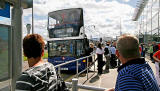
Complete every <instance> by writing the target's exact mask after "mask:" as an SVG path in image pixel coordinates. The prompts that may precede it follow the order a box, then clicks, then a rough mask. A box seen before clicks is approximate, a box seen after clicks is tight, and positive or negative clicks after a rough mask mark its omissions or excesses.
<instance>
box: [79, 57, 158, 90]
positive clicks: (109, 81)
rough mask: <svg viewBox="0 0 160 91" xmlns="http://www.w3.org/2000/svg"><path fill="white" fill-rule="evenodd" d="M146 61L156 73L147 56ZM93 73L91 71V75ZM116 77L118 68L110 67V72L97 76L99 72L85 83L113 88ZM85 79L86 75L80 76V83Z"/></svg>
mask: <svg viewBox="0 0 160 91" xmlns="http://www.w3.org/2000/svg"><path fill="white" fill-rule="evenodd" d="M146 61H147V62H148V63H149V65H150V66H151V68H152V70H153V72H154V74H155V72H156V71H155V65H154V64H153V63H152V62H151V61H150V60H149V59H147V58H146ZM92 74H93V73H92V72H90V73H89V77H90V76H91V75H92ZM116 77H117V68H115V69H110V72H109V73H104V74H102V75H101V76H97V73H95V74H94V75H93V76H92V77H91V78H90V79H89V80H88V81H87V82H86V83H85V85H90V86H96V87H103V88H113V87H115V83H116ZM84 80H86V77H79V80H78V81H79V84H81V83H83V82H84ZM79 91H88V90H84V89H80V90H79Z"/></svg>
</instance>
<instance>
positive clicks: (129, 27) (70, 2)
mask: <svg viewBox="0 0 160 91" xmlns="http://www.w3.org/2000/svg"><path fill="white" fill-rule="evenodd" d="M137 1H138V0H34V31H35V33H38V34H41V35H42V36H43V37H45V38H47V36H48V31H47V15H48V12H51V11H56V10H61V9H67V8H83V10H84V26H86V31H85V32H86V34H87V36H88V37H91V36H92V37H100V36H101V37H116V36H119V35H120V25H121V31H122V33H131V34H135V33H137V30H136V28H137V26H136V24H135V22H134V21H132V17H133V13H134V9H135V8H136V3H137ZM31 13H32V12H31V9H25V10H23V36H25V35H26V33H27V29H26V24H28V23H30V24H31V23H32V15H31ZM1 22H3V23H5V24H8V23H9V22H10V19H6V18H3V17H0V23H1ZM120 22H121V23H120ZM93 25H94V26H95V29H94V27H93Z"/></svg>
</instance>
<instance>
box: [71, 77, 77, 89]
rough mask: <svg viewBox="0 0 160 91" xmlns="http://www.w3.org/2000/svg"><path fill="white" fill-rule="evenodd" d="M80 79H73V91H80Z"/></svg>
mask: <svg viewBox="0 0 160 91" xmlns="http://www.w3.org/2000/svg"><path fill="white" fill-rule="evenodd" d="M77 85H78V79H77V78H73V79H72V91H78V86H77Z"/></svg>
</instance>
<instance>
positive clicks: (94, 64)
mask: <svg viewBox="0 0 160 91" xmlns="http://www.w3.org/2000/svg"><path fill="white" fill-rule="evenodd" d="M95 58H96V57H95V55H94V72H95V71H96V67H95V66H96V65H95V63H96V62H95V61H96V60H95Z"/></svg>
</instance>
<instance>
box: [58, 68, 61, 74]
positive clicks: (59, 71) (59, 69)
mask: <svg viewBox="0 0 160 91" xmlns="http://www.w3.org/2000/svg"><path fill="white" fill-rule="evenodd" d="M58 74H59V75H61V67H60V66H59V67H58Z"/></svg>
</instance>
